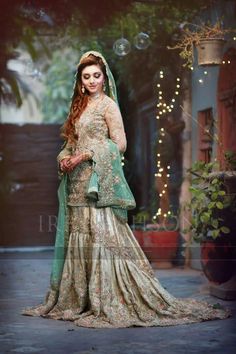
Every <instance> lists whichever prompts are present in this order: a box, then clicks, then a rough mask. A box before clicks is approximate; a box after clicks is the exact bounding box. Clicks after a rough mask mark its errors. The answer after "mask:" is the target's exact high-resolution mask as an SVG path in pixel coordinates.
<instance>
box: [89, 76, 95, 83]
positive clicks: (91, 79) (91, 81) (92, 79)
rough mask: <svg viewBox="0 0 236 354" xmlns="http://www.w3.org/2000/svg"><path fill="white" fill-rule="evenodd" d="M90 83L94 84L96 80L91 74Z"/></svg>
mask: <svg viewBox="0 0 236 354" xmlns="http://www.w3.org/2000/svg"><path fill="white" fill-rule="evenodd" d="M89 82H90V84H92V83H93V82H94V78H93V77H92V76H91V77H90V80H89Z"/></svg>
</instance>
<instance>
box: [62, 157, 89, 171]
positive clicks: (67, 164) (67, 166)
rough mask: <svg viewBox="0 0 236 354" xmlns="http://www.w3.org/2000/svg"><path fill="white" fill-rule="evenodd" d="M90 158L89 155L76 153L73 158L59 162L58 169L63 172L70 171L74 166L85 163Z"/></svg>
mask: <svg viewBox="0 0 236 354" xmlns="http://www.w3.org/2000/svg"><path fill="white" fill-rule="evenodd" d="M90 158H91V153H87V152H84V153H78V154H76V155H74V156H70V157H66V158H64V159H63V160H62V161H61V162H60V168H61V170H62V171H63V172H70V171H72V170H73V169H74V168H75V166H77V165H78V164H79V163H81V162H83V161H87V160H89V159H90Z"/></svg>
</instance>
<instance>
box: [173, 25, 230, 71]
mask: <svg viewBox="0 0 236 354" xmlns="http://www.w3.org/2000/svg"><path fill="white" fill-rule="evenodd" d="M190 25H191V26H192V27H194V30H190V29H189V28H186V29H183V34H182V36H181V39H180V40H179V42H178V43H177V44H176V45H175V46H174V47H168V49H178V50H180V53H179V55H180V57H181V58H182V59H183V60H184V61H185V63H184V64H183V66H186V67H188V68H191V67H192V66H193V59H194V48H196V49H197V52H198V65H219V64H221V62H222V56H223V48H224V44H225V42H226V40H225V35H226V34H227V33H230V32H235V30H233V29H224V28H223V27H222V24H221V21H219V20H218V21H217V22H216V23H215V24H214V26H211V25H207V24H202V25H195V24H194V25H192V24H190Z"/></svg>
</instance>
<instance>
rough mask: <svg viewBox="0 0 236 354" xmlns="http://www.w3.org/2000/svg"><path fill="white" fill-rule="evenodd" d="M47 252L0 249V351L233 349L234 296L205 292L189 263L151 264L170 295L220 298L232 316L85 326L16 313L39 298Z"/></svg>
mask: <svg viewBox="0 0 236 354" xmlns="http://www.w3.org/2000/svg"><path fill="white" fill-rule="evenodd" d="M51 262H52V252H41V253H10V254H9V253H8V254H5V253H3V254H0V284H1V292H0V311H1V316H0V322H1V323H0V353H4V354H5V353H47V354H51V353H55V354H61V353H62V354H63V353H68V354H92V353H96V354H151V353H152V354H154V353H155V354H169V353H170V354H178V353H187V354H191V353H198V354H210V353H214V354H231V353H232V354H233V353H235V352H236V301H227V302H226V301H223V300H219V299H217V298H214V297H212V296H210V295H209V284H208V281H207V280H206V278H205V276H204V275H203V274H202V272H201V271H198V270H193V269H189V268H187V269H186V268H180V267H178V268H173V269H168V270H156V276H157V277H158V279H159V280H160V281H161V283H162V285H163V286H164V287H165V288H166V289H167V290H168V291H169V292H170V293H172V294H173V295H175V296H176V297H194V298H198V299H204V300H207V301H209V302H211V303H217V302H218V303H220V304H223V305H225V306H227V307H229V308H231V309H232V312H233V316H232V317H230V318H228V319H226V320H213V321H206V322H201V323H194V324H188V325H178V326H170V327H148V328H142V327H133V328H124V329H91V328H82V327H76V326H75V325H73V323H72V322H65V321H55V320H51V319H44V318H40V317H28V316H22V315H21V314H20V311H21V309H22V308H24V307H27V306H31V305H32V306H33V305H35V304H38V303H40V302H41V301H42V300H43V299H44V296H45V293H46V290H47V287H48V284H49V276H50V268H51Z"/></svg>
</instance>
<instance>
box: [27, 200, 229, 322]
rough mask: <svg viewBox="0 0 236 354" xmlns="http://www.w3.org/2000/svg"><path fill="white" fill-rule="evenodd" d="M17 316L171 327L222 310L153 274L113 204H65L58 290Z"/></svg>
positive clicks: (226, 312) (226, 313) (225, 312)
mask: <svg viewBox="0 0 236 354" xmlns="http://www.w3.org/2000/svg"><path fill="white" fill-rule="evenodd" d="M22 314H24V315H30V316H42V317H46V318H51V319H56V320H67V321H73V322H74V323H75V324H76V325H77V326H82V327H94V328H102V327H103V328H106V327H107V328H109V327H110V328H112V327H113V328H121V327H131V326H143V327H147V326H170V325H177V324H185V323H194V322H201V321H207V320H213V319H224V318H227V317H229V316H231V312H230V310H229V309H226V308H217V307H215V306H214V305H212V304H209V303H208V302H206V301H199V300H195V299H192V298H185V299H177V298H175V297H174V296H172V295H171V294H170V293H169V292H168V291H167V290H165V289H164V288H163V286H162V285H161V284H160V282H159V281H158V279H157V278H155V275H154V272H153V270H152V267H151V265H150V263H149V261H148V259H147V258H146V256H145V254H144V253H143V251H142V249H141V247H140V246H139V244H138V242H137V240H136V238H135V236H134V235H133V233H132V231H131V229H130V227H129V225H128V224H127V223H126V224H124V223H122V222H121V221H119V219H118V218H117V217H116V216H115V214H114V213H113V210H112V208H110V207H106V208H95V207H93V206H90V207H70V236H69V244H68V249H67V254H66V259H65V263H64V268H63V273H62V279H61V283H60V288H59V291H57V292H56V291H54V290H52V289H49V291H48V293H47V295H46V297H45V301H44V303H43V304H41V305H38V306H35V307H31V308H27V309H24V310H23V312H22Z"/></svg>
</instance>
